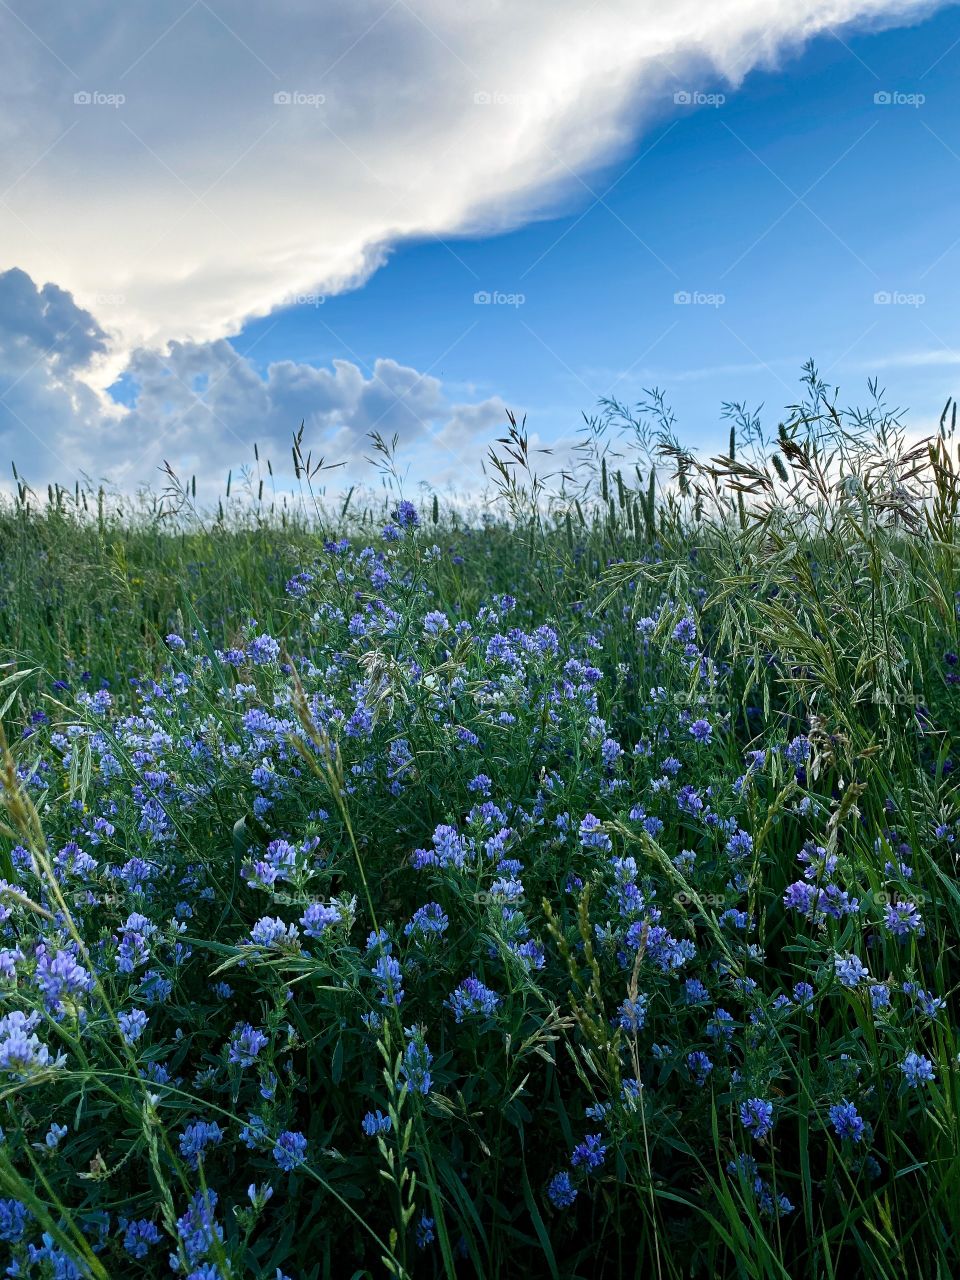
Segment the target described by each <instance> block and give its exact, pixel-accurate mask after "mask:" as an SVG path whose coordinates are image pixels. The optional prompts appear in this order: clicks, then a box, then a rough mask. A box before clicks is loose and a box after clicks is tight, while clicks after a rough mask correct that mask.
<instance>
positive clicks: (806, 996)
mask: <svg viewBox="0 0 960 1280" xmlns="http://www.w3.org/2000/svg"><path fill="white" fill-rule="evenodd" d="M793 998H794V1000H795V1001H796V1003H797V1004H798V1005H800V1006H801V1007H802V1008H804V1009H806V1010H807V1011H808V1012H809V1010H810V1009H812V1008H813V987H812V986H811V985H810V983H809V982H798V983H797V984H796V986H795V987H794V988H793Z"/></svg>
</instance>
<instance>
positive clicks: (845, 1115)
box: [830, 1101, 866, 1142]
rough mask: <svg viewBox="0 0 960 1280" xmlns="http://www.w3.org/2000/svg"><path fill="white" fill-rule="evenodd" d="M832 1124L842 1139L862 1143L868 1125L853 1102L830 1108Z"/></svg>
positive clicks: (838, 1104) (840, 1103) (837, 1104)
mask: <svg viewBox="0 0 960 1280" xmlns="http://www.w3.org/2000/svg"><path fill="white" fill-rule="evenodd" d="M830 1123H831V1124H832V1125H833V1128H834V1131H835V1132H836V1135H837V1137H838V1138H840V1139H844V1138H849V1140H850V1141H851V1142H862V1141H863V1135H864V1131H865V1129H866V1125H865V1124H864V1122H863V1119H862V1117H861V1116H860V1114H859V1112H858V1111H857V1108H856V1107H855V1106H854V1105H853V1103H852V1102H846V1101H844V1102H838V1103H836V1104H835V1105H834V1106H832V1107H831V1108H830Z"/></svg>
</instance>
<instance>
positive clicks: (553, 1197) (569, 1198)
mask: <svg viewBox="0 0 960 1280" xmlns="http://www.w3.org/2000/svg"><path fill="white" fill-rule="evenodd" d="M547 1196H548V1197H549V1199H550V1203H551V1204H552V1205H554V1206H555V1207H556V1208H558V1209H569V1207H570V1206H571V1205H572V1204H573V1202H574V1200H576V1198H577V1189H576V1187H575V1186H574V1185H573V1184H572V1182H571V1181H570V1175H569V1173H567V1171H566V1170H565V1169H564V1170H563V1172H562V1173H555V1174H554V1175H553V1177H552V1178H551V1179H550V1182H549V1185H548V1186H547Z"/></svg>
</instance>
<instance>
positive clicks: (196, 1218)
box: [177, 1187, 223, 1266]
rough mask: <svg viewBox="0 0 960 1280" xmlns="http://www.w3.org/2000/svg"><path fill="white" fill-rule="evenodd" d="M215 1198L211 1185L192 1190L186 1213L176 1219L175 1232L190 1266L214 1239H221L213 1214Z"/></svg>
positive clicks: (221, 1230)
mask: <svg viewBox="0 0 960 1280" xmlns="http://www.w3.org/2000/svg"><path fill="white" fill-rule="evenodd" d="M217 1198H218V1197H217V1193H216V1191H214V1190H213V1188H212V1187H210V1188H208V1189H207V1190H206V1191H196V1192H194V1195H193V1198H192V1199H191V1201H190V1204H189V1206H188V1208H187V1211H186V1213H185V1214H184V1215H183V1217H182V1218H178V1219H177V1234H178V1235H179V1237H180V1241H181V1243H182V1245H183V1251H184V1253H185V1254H186V1256H187V1262H188V1264H189V1265H190V1266H193V1264H194V1263H195V1262H199V1261H200V1259H201V1258H202V1257H203V1255H204V1254H205V1253H206V1252H207V1250H208V1249H209V1248H210V1246H211V1245H212V1244H213V1242H214V1240H223V1228H222V1227H221V1226H220V1225H219V1224H218V1223H217V1221H216V1218H215V1215H214V1210H215V1209H216V1206H217Z"/></svg>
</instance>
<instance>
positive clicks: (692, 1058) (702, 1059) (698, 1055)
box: [687, 1049, 713, 1088]
mask: <svg viewBox="0 0 960 1280" xmlns="http://www.w3.org/2000/svg"><path fill="white" fill-rule="evenodd" d="M687 1069H688V1070H689V1072H690V1074H691V1076H692V1077H693V1080H694V1083H695V1084H698V1085H700V1087H701V1088H702V1087H703V1085H705V1084H706V1082H707V1076H709V1074H710V1072H711V1071H712V1070H713V1063H712V1062H711V1061H710V1059H709V1058H708V1057H707V1055H706V1054H705V1053H704V1052H703V1051H702V1050H700V1049H695V1050H694V1052H693V1053H688V1054H687Z"/></svg>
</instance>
